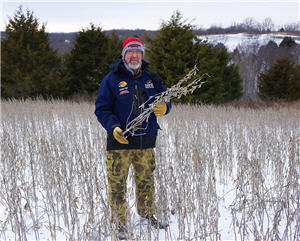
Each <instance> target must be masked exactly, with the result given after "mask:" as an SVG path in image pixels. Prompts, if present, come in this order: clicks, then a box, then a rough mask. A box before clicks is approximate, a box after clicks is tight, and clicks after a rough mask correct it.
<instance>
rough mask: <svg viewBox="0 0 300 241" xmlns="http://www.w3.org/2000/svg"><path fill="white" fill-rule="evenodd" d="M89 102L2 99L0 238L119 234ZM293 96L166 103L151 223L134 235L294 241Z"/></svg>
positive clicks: (135, 222)
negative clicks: (256, 102)
mask: <svg viewBox="0 0 300 241" xmlns="http://www.w3.org/2000/svg"><path fill="white" fill-rule="evenodd" d="M93 111H94V106H93V104H90V103H71V102H64V101H53V102H45V101H41V100H40V101H26V102H22V101H13V102H6V101H2V122H1V165H0V168H1V187H0V195H1V196H0V205H1V206H0V207H1V216H0V239H1V240H116V230H115V228H114V226H112V225H111V224H110V210H109V208H108V205H107V181H106V169H105V138H106V136H105V132H104V130H103V129H102V127H101V126H100V124H98V123H97V120H96V118H95V116H94V114H93ZM299 116H300V108H299V103H294V104H293V105H291V106H290V107H288V106H287V105H285V106H279V105H275V106H274V107H269V108H264V109H245V108H233V107H214V106H185V105H178V106H174V107H173V109H172V112H171V113H170V114H169V115H167V116H165V117H161V118H160V119H159V122H160V125H161V128H162V131H161V132H160V133H159V138H158V141H157V148H156V150H155V153H156V164H157V166H156V170H155V185H156V206H157V214H158V216H159V217H160V218H161V219H163V220H166V221H168V222H169V223H170V227H169V228H168V229H166V230H155V229H153V228H152V227H150V226H149V225H147V223H146V222H142V221H141V220H140V218H139V217H138V216H137V214H136V209H135V194H134V184H133V173H132V171H131V172H130V175H129V179H128V193H127V194H128V203H129V209H128V210H129V211H128V225H129V227H130V230H131V239H132V240H294V241H296V240H299V239H300V236H299V235H300V230H299V229H300V225H299V222H300V203H299V197H300V183H299V176H300V166H299V156H300V151H299V144H300V128H299Z"/></svg>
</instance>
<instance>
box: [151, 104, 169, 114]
mask: <svg viewBox="0 0 300 241" xmlns="http://www.w3.org/2000/svg"><path fill="white" fill-rule="evenodd" d="M153 111H154V114H155V115H156V116H162V115H164V114H166V112H167V104H166V103H164V102H162V103H158V104H156V105H155V106H154V108H153Z"/></svg>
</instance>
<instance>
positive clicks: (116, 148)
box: [95, 37, 171, 239]
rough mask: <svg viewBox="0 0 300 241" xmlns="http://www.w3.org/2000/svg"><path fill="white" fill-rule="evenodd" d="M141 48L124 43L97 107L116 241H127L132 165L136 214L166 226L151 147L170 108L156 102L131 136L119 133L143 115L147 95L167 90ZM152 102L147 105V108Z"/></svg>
mask: <svg viewBox="0 0 300 241" xmlns="http://www.w3.org/2000/svg"><path fill="white" fill-rule="evenodd" d="M143 58H144V46H143V43H142V41H141V40H140V39H139V38H135V37H129V38H127V39H126V40H125V41H124V42H123V50H122V57H121V58H119V59H117V60H116V61H115V62H114V63H112V64H111V65H110V68H111V71H110V72H109V73H108V74H107V75H106V76H105V77H104V79H103V80H102V81H101V84H100V87H99V91H98V97H97V100H96V104H95V107H96V109H95V114H96V116H97V118H98V121H99V122H100V123H101V124H102V126H103V127H104V128H105V130H106V131H107V152H106V154H107V161H106V166H107V172H108V184H109V204H110V207H111V210H112V215H113V220H114V222H115V223H116V224H117V225H118V228H119V238H120V239H126V237H127V235H128V230H127V229H126V200H125V193H126V180H127V176H128V170H129V167H130V165H131V164H132V165H133V168H134V172H135V182H136V198H137V211H138V214H139V215H141V216H142V217H144V218H146V219H148V220H149V222H150V224H151V225H152V226H154V227H156V228H166V227H167V226H168V225H166V224H163V223H162V222H160V221H158V220H157V218H156V217H155V215H154V214H155V204H154V180H153V171H154V169H155V158H154V151H153V148H154V147H155V142H156V136H157V131H158V129H160V127H159V125H158V123H157V116H162V115H165V114H167V113H168V112H169V111H170V109H171V104H170V103H169V102H167V103H158V104H156V106H155V107H154V113H153V114H151V116H150V117H149V119H148V120H147V121H144V122H143V123H142V125H141V126H140V128H139V130H137V131H136V132H135V133H134V135H133V136H131V135H130V136H128V138H125V137H124V136H123V135H122V133H123V131H124V130H125V129H126V124H127V123H128V122H130V121H131V120H133V119H134V118H135V117H137V116H138V115H139V114H140V113H141V111H142V110H141V108H140V105H142V104H143V103H145V102H146V101H147V100H148V99H149V98H150V97H151V96H154V95H156V94H158V93H161V92H163V91H165V88H164V86H163V84H162V83H161V78H160V76H159V75H158V74H157V73H156V72H154V71H152V70H150V69H149V67H148V65H149V64H148V63H147V62H146V61H144V60H143ZM152 102H153V100H150V101H147V103H146V106H145V107H148V106H149V104H150V103H152Z"/></svg>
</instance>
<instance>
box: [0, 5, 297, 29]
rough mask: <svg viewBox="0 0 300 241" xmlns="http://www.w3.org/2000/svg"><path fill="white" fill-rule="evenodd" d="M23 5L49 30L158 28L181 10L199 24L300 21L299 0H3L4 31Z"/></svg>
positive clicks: (226, 24) (2, 23) (283, 23)
mask: <svg viewBox="0 0 300 241" xmlns="http://www.w3.org/2000/svg"><path fill="white" fill-rule="evenodd" d="M20 5H22V6H23V10H27V9H29V10H30V11H33V12H34V16H35V17H37V18H38V19H39V20H40V21H39V22H40V23H46V31H47V32H77V31H79V30H81V29H82V28H87V27H89V26H90V23H91V22H92V23H94V24H96V25H98V26H100V27H101V28H102V29H103V30H109V29H138V28H139V29H147V30H157V29H159V28H160V26H161V23H162V21H168V20H169V19H170V17H171V15H172V14H173V13H174V12H175V11H176V10H179V11H180V12H181V13H182V15H183V17H184V19H188V21H192V20H193V21H192V22H191V23H192V24H194V25H196V26H197V27H202V28H209V27H211V26H212V25H217V26H222V27H228V26H230V25H232V24H233V23H234V22H236V23H241V22H243V21H244V19H245V18H248V17H253V18H254V19H255V20H257V21H258V22H262V21H263V20H264V19H265V18H267V17H270V18H271V19H272V20H273V22H274V24H275V26H276V27H279V26H284V25H285V24H289V23H295V22H297V21H300V14H299V12H300V0H292V1H289V0H285V1H276V0H273V1H271V0H256V1H249V0H239V1H228V0H218V1H214V0H210V1H209V0H208V1H204V0H195V1H158V0H154V1H145V0H140V1H125V0H124V1H121V0H119V1H96V0H94V1H91V0H90V1H75V0H73V1H56V0H54V1H7V0H6V1H5V0H2V6H1V10H2V14H1V17H2V21H1V31H3V30H4V29H5V25H6V24H7V23H8V17H13V15H14V13H15V12H16V10H17V9H18V6H20Z"/></svg>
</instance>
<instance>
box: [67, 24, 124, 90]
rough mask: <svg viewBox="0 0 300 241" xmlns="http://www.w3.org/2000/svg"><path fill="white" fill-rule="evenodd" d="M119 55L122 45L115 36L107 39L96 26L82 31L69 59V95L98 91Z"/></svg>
mask: <svg viewBox="0 0 300 241" xmlns="http://www.w3.org/2000/svg"><path fill="white" fill-rule="evenodd" d="M120 54H121V42H120V41H119V39H118V37H117V35H116V34H112V36H111V37H107V36H106V35H105V34H104V33H103V32H102V30H101V28H100V27H97V26H95V25H94V24H91V25H90V28H87V29H83V30H82V31H80V32H79V33H78V35H77V36H76V39H75V45H74V48H73V49H72V51H71V53H70V54H69V55H68V56H67V57H66V66H67V71H68V74H69V76H68V79H69V80H68V95H70V96H71V95H73V94H75V93H84V94H90V93H93V92H95V91H96V90H97V88H98V86H99V83H100V81H101V79H102V78H103V77H104V76H105V75H106V74H107V73H108V71H109V67H108V66H109V64H110V62H111V61H112V59H114V58H116V57H118V56H119V55H120Z"/></svg>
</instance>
